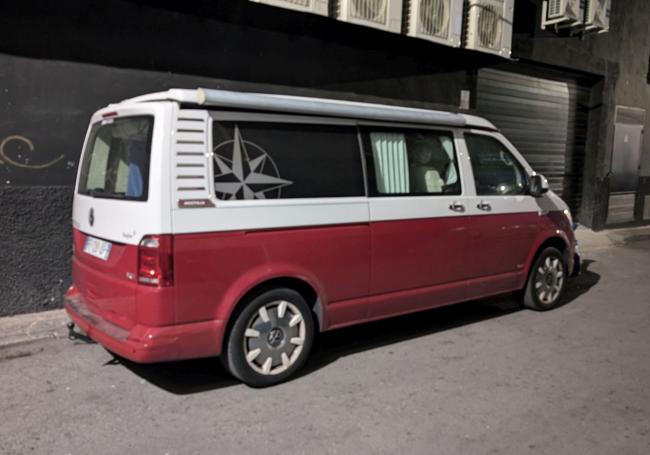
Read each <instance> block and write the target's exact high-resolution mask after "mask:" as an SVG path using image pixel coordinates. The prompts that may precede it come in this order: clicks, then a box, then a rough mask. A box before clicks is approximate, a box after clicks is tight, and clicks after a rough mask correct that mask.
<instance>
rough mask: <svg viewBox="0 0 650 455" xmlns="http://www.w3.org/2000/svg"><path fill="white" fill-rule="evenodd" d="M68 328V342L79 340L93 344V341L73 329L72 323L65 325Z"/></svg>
mask: <svg viewBox="0 0 650 455" xmlns="http://www.w3.org/2000/svg"><path fill="white" fill-rule="evenodd" d="M66 327H68V340H81V341H84V342H86V343H94V341H93V340H92V339H91V338H90V337H89V336H88V335H85V334H83V333H79V332H77V331H76V330H75V329H74V328H75V324H74V322H72V321H70V322H68V324H67V325H66Z"/></svg>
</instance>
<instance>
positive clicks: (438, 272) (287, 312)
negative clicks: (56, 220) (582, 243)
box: [65, 89, 579, 387]
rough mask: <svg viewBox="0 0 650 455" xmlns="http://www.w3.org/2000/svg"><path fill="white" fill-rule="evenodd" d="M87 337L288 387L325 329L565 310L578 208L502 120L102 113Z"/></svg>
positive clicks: (83, 214) (140, 104) (176, 101)
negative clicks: (209, 361) (493, 303)
mask: <svg viewBox="0 0 650 455" xmlns="http://www.w3.org/2000/svg"><path fill="white" fill-rule="evenodd" d="M72 224H73V242H74V249H73V251H74V254H73V259H72V270H73V285H72V286H71V287H70V289H69V290H68V292H67V294H66V297H65V308H66V310H67V312H68V314H69V316H70V318H71V321H72V322H71V324H70V327H71V330H75V329H76V328H78V329H80V330H81V331H83V332H85V333H86V334H87V336H89V337H90V338H92V339H93V340H95V341H96V342H98V343H100V344H101V345H103V346H104V347H105V348H106V349H108V350H109V351H111V352H113V353H115V354H117V355H119V356H122V357H125V358H127V359H130V360H132V361H135V362H143V363H144V362H163V361H171V360H180V359H191V358H199V357H212V356H219V357H220V358H221V360H222V362H223V364H224V365H225V367H226V369H227V370H228V371H229V372H230V373H231V374H232V375H234V376H235V377H236V378H238V379H240V380H241V381H243V382H245V383H247V384H249V385H251V386H257V387H259V386H268V385H272V384H276V383H278V382H281V381H284V380H286V379H288V378H290V377H291V376H293V375H295V374H296V372H297V371H298V370H299V369H300V368H301V367H302V366H303V365H304V363H305V361H306V359H307V357H308V355H309V352H310V348H311V347H312V344H313V342H314V338H315V337H316V335H317V334H318V333H319V332H323V331H327V330H332V329H337V328H340V327H346V326H351V325H354V324H358V323H362V322H367V321H372V320H377V319H382V318H387V317H391V316H396V315H402V314H406V313H412V312H416V311H422V310H427V309H431V308H434V307H440V306H443V305H450V304H453V303H457V302H462V301H466V300H472V299H479V298H483V297H487V296H493V295H496V294H502V293H510V292H516V293H517V294H518V296H519V297H520V299H521V303H522V305H523V306H524V307H527V308H530V309H533V310H548V309H551V308H554V307H555V306H557V305H558V303H560V302H561V301H562V292H563V290H564V288H565V285H566V283H567V279H568V278H569V277H570V276H571V275H572V274H575V273H577V271H578V269H579V256H578V255H577V251H576V242H575V238H574V233H573V229H572V227H573V226H572V225H573V222H572V219H571V214H570V212H569V210H568V208H567V205H566V204H565V203H564V202H563V201H562V200H561V199H560V198H559V197H558V196H557V195H556V194H554V193H553V192H552V191H550V190H549V185H548V183H547V180H546V179H545V178H544V177H543V176H542V175H540V174H537V173H535V171H534V170H533V169H531V167H530V166H529V165H528V164H527V163H526V161H525V160H524V159H523V157H522V156H521V155H520V154H519V153H518V152H517V150H516V149H515V147H514V146H513V145H512V144H511V143H510V142H509V141H508V140H507V139H506V138H505V137H504V136H503V135H502V134H500V133H499V131H498V130H497V128H495V127H494V125H492V124H491V123H490V122H489V121H487V120H485V119H482V118H480V117H476V116H472V115H463V114H457V113H451V112H441V111H432V110H426V109H414V108H406V107H399V106H389V105H379V104H369V103H358V102H349V101H340V100H331V99H318V98H306V97H297V96H283V95H272V94H257V93H242V92H232V91H224V90H208V89H198V90H186V89H172V90H169V91H166V92H160V93H153V94H148V95H144V96H140V97H137V98H133V99H129V100H126V101H123V102H120V103H118V104H111V105H109V106H107V107H105V108H103V109H100V110H99V111H97V112H96V113H95V114H94V115H93V116H92V119H91V121H90V126H89V129H88V133H87V135H86V139H85V143H84V147H83V154H82V156H81V161H80V165H79V171H78V175H77V183H76V187H75V194H74V205H73V216H72Z"/></svg>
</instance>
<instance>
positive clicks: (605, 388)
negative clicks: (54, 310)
mask: <svg viewBox="0 0 650 455" xmlns="http://www.w3.org/2000/svg"><path fill="white" fill-rule="evenodd" d="M587 259H588V261H587V270H586V271H585V273H584V274H583V275H582V276H581V277H580V278H578V279H577V280H574V281H573V282H572V283H571V286H570V289H569V290H568V295H567V303H566V304H565V305H564V306H562V307H561V308H558V309H556V310H554V311H552V312H547V313H535V312H532V311H526V310H519V309H517V308H516V307H515V306H514V304H513V300H512V299H511V298H509V297H507V296H506V297H501V298H495V299H491V300H489V301H481V302H473V303H467V304H461V305H456V306H453V307H448V308H443V309H438V310H433V311H429V312H426V313H423V314H418V315H415V316H409V317H402V318H398V319H391V320H387V321H381V322H378V323H372V324H367V325H364V326H359V327H354V328H349V329H344V330H340V331H335V332H332V333H329V334H325V335H323V336H322V337H321V338H320V339H319V341H318V344H317V346H316V348H315V352H314V354H313V356H312V360H311V362H310V363H309V365H308V368H307V370H306V372H305V373H304V374H303V375H302V376H301V377H299V378H298V379H296V380H294V381H292V382H289V383H286V384H282V385H280V386H277V387H273V388H269V389H263V390H255V389H251V388H248V387H246V386H244V385H242V384H239V383H237V382H235V381H233V380H231V379H230V378H229V377H228V376H227V375H226V373H225V372H224V371H223V369H222V368H221V366H220V364H219V362H218V361H217V360H216V359H207V360H200V361H188V362H177V363H170V364H159V365H148V366H145V365H135V364H132V363H126V362H123V363H121V362H120V361H116V360H115V359H113V357H112V356H111V355H110V354H109V353H108V352H106V351H105V350H104V349H103V348H101V347H100V346H98V345H92V344H84V343H81V342H71V341H68V340H50V341H43V342H39V343H32V344H29V345H23V346H15V347H12V348H6V349H4V350H0V453H2V454H28V453H38V454H41V453H43V454H46V453H53V454H68V453H70V454H91V453H92V454H191V453H199V454H258V453H259V454H262V453H263V454H265V455H271V454H301V453H304V454H321V453H332V454H334V453H339V454H365V453H381V454H396V453H400V454H409V455H411V454H427V455H430V454H517V455H521V454H527V453H531V454H538V453H539V454H589V455H597V454H603V455H604V454H607V455H611V454H626V455H632V454H643V455H647V454H648V453H650V242H637V243H634V244H633V245H632V246H630V247H618V248H616V249H609V250H600V251H595V252H593V253H591V254H589V255H588V258H587Z"/></svg>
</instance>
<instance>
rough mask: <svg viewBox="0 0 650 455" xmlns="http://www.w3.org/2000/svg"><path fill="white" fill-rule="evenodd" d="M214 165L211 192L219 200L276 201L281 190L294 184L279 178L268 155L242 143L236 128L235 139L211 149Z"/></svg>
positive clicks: (257, 146) (247, 142)
mask: <svg viewBox="0 0 650 455" xmlns="http://www.w3.org/2000/svg"><path fill="white" fill-rule="evenodd" d="M214 162H215V164H216V169H215V176H214V189H215V192H216V193H217V197H218V198H219V199H268V198H274V197H275V198H279V197H280V191H281V189H282V188H284V187H285V186H289V185H291V184H293V182H290V181H289V180H285V179H283V178H280V173H279V172H278V167H277V166H276V165H275V162H274V161H273V159H272V158H271V157H270V156H269V154H268V153H266V151H265V150H264V149H263V148H262V147H260V146H259V145H257V144H254V143H253V142H250V141H245V140H244V139H243V138H242V136H241V132H240V131H239V127H237V126H235V134H234V139H232V140H228V141H224V142H222V143H220V144H218V145H217V146H216V147H215V148H214Z"/></svg>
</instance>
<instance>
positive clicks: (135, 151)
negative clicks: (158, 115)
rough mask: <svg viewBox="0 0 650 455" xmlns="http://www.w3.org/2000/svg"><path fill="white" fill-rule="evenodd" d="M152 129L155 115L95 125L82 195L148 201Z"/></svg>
mask: <svg viewBox="0 0 650 455" xmlns="http://www.w3.org/2000/svg"><path fill="white" fill-rule="evenodd" d="M152 131H153V117H152V116H137V117H136V116H134V117H122V118H115V119H109V120H104V121H102V122H98V123H96V124H94V125H93V127H92V129H91V131H90V137H89V140H88V144H87V145H86V150H85V152H84V157H83V162H82V164H81V173H80V175H79V194H86V195H89V196H93V197H98V198H111V199H129V200H136V201H146V200H147V192H148V191H147V189H148V182H149V155H150V151H151V134H152Z"/></svg>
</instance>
